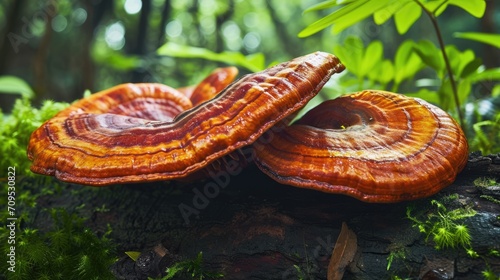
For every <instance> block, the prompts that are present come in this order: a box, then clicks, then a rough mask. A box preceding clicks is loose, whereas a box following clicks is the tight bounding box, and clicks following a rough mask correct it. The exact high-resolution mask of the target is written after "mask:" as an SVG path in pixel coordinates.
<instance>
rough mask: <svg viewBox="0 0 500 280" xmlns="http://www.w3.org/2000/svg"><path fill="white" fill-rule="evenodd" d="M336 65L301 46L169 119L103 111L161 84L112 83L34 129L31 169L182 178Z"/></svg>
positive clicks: (85, 179) (82, 176) (290, 104)
mask: <svg viewBox="0 0 500 280" xmlns="http://www.w3.org/2000/svg"><path fill="white" fill-rule="evenodd" d="M343 69H344V66H343V65H342V64H341V63H340V62H339V60H338V59H337V57H335V56H334V55H331V54H327V53H323V52H316V53H313V54H309V55H306V56H303V57H299V58H296V59H293V60H291V61H289V62H285V63H281V64H279V65H276V66H273V67H271V68H268V69H266V70H264V71H262V72H259V73H255V74H251V75H247V76H244V77H243V78H241V79H240V80H238V81H237V82H235V83H233V84H232V85H230V86H228V87H227V88H225V89H224V91H223V92H221V93H220V94H218V95H217V96H216V97H215V98H212V99H210V100H208V101H206V102H204V103H201V104H200V105H198V106H196V107H193V108H191V109H188V110H186V111H184V112H182V113H180V114H178V115H176V116H175V117H174V118H173V119H172V120H151V119H148V118H141V117H139V118H138V117H135V116H130V114H128V113H127V114H125V115H122V114H113V113H107V112H104V111H103V110H101V107H102V108H119V107H120V106H121V105H120V102H123V99H122V98H121V97H119V96H121V94H120V93H123V92H126V93H131V94H135V92H142V93H143V94H144V92H148V93H149V92H150V91H154V92H156V91H157V88H158V87H161V86H158V85H156V86H151V88H152V89H154V90H143V91H141V90H137V91H136V90H135V88H134V87H137V86H136V85H124V86H118V87H116V88H113V89H111V90H110V91H108V92H104V93H98V94H96V97H90V99H92V100H91V102H88V101H86V100H85V99H83V100H82V101H79V102H76V103H75V104H73V105H72V106H70V107H69V108H67V109H66V110H64V111H63V112H62V113H61V114H58V115H56V116H55V117H54V118H52V119H50V120H48V121H47V122H45V123H44V124H43V125H42V126H41V127H40V128H38V129H37V130H35V131H34V132H33V134H32V135H31V139H30V142H29V146H28V157H29V159H30V160H32V161H33V164H32V166H31V170H32V171H33V172H35V173H41V174H45V175H53V176H56V177H57V178H58V179H60V180H62V181H67V182H73V183H80V184H86V185H95V186H100V185H109V184H115V183H132V182H143V181H156V180H170V179H179V178H184V177H186V176H188V175H190V174H193V173H195V172H197V171H199V170H201V169H203V168H204V167H205V166H207V165H208V164H210V163H211V162H213V161H215V160H217V159H218V158H220V157H222V156H224V155H226V154H229V153H231V152H233V151H235V150H237V149H238V148H241V147H243V146H246V145H249V144H251V143H252V142H254V141H255V140H256V139H257V138H258V137H259V136H260V135H262V134H263V133H264V132H265V131H266V130H267V129H269V128H270V127H272V126H273V125H274V124H275V123H277V122H279V121H281V120H283V119H284V118H286V117H288V116H289V115H290V114H292V113H294V112H295V111H297V110H298V109H300V108H302V107H303V106H304V105H305V104H306V103H307V102H308V101H309V100H310V99H311V98H312V97H314V96H315V95H316V94H317V93H318V92H319V91H320V90H321V88H322V87H323V85H324V84H325V83H326V82H327V81H328V80H329V79H330V76H331V75H332V74H334V73H338V72H340V71H342V70H343ZM138 87H139V88H140V89H144V88H147V87H148V85H144V84H143V85H139V86H138ZM131 88H134V90H129V89H131ZM169 90H170V89H169ZM117 91H119V92H120V93H116V92H117ZM160 91H162V90H160ZM170 91H172V90H170ZM115 93H116V94H115ZM139 96H141V94H139ZM127 100H128V99H127ZM113 101H115V103H113ZM128 101H129V100H128ZM130 102H134V101H133V100H132V101H130ZM89 103H92V104H89ZM101 103H102V104H101ZM141 104H142V102H141ZM94 108H95V109H96V110H95V111H94ZM129 109H130V108H129ZM127 110H128V109H127ZM120 113H125V112H123V110H122V112H120ZM132 115H134V114H132Z"/></svg>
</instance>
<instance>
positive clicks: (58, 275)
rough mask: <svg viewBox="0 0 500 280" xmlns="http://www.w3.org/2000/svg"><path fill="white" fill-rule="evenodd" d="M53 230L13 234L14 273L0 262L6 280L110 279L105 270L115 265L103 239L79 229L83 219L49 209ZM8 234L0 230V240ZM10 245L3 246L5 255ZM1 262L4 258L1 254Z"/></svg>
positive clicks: (105, 236)
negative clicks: (14, 237) (14, 236)
mask: <svg viewBox="0 0 500 280" xmlns="http://www.w3.org/2000/svg"><path fill="white" fill-rule="evenodd" d="M50 211H51V217H52V221H53V227H52V228H51V229H50V230H49V231H47V232H45V233H43V232H40V231H39V230H37V229H30V228H26V229H22V230H18V231H17V233H16V239H15V240H16V243H15V244H14V246H15V255H16V263H15V269H14V270H15V272H12V271H8V270H7V269H8V266H9V264H8V263H7V261H6V260H4V261H2V264H1V266H2V271H4V272H5V273H6V274H8V275H6V276H8V278H9V279H114V277H113V275H112V274H111V272H110V270H109V267H110V265H111V264H113V263H114V262H115V261H116V258H115V257H114V254H113V246H112V245H111V242H110V240H109V239H108V237H107V235H108V234H109V231H108V232H107V233H106V234H104V236H102V237H100V238H99V237H97V236H96V235H95V234H94V233H93V232H92V231H91V230H90V229H88V228H85V227H84V226H83V223H84V219H83V218H80V217H78V216H77V215H76V214H69V213H68V212H66V210H64V209H51V210H50ZM8 235H9V231H8V230H7V229H6V228H5V227H3V228H1V229H0V236H1V239H2V240H7V236H8ZM10 246H11V245H10V244H7V242H5V243H4V245H3V249H4V252H5V251H9V247H10ZM2 255H3V258H5V256H6V255H5V254H2Z"/></svg>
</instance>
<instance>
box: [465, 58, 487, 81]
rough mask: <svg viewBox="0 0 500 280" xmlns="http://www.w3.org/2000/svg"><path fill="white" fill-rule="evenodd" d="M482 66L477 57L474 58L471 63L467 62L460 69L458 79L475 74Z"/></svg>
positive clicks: (481, 61)
mask: <svg viewBox="0 0 500 280" xmlns="http://www.w3.org/2000/svg"><path fill="white" fill-rule="evenodd" d="M482 65H483V60H482V59H481V58H479V57H476V58H474V59H473V60H472V61H469V62H468V63H466V64H465V66H464V67H463V68H462V72H461V73H460V78H466V77H467V76H469V75H471V74H473V73H475V72H476V71H477V69H479V67H481V66H482Z"/></svg>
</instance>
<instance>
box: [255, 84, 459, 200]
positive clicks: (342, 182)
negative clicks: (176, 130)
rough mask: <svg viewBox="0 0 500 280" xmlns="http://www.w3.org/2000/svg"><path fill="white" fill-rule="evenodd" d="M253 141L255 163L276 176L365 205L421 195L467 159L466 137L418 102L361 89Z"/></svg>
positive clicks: (449, 120)
mask: <svg viewBox="0 0 500 280" xmlns="http://www.w3.org/2000/svg"><path fill="white" fill-rule="evenodd" d="M268 134H270V135H267V136H266V139H270V140H263V141H256V142H255V143H254V145H253V146H254V148H255V152H256V163H257V165H258V167H259V168H260V169H261V170H262V171H264V172H265V173H266V174H268V175H269V176H270V177H272V178H273V179H274V180H276V181H278V182H280V183H283V184H287V185H293V186H297V187H302V188H310V189H315V190H319V191H323V192H329V193H338V194H345V195H349V196H352V197H355V198H357V199H360V200H363V201H367V202H380V203H387V202H398V201H404V200H413V199H417V198H421V197H427V196H430V195H432V194H435V193H437V192H438V191H439V190H441V189H442V188H444V187H446V186H448V185H449V184H451V183H452V182H453V181H454V180H455V177H456V175H457V173H458V172H460V171H461V170H462V169H463V167H464V166H465V164H466V162H467V157H468V147H467V141H466V138H465V136H464V134H463V132H462V130H461V129H460V127H459V126H458V125H457V123H456V122H455V121H454V120H453V119H452V118H451V117H450V116H449V115H448V114H447V113H445V112H444V111H443V110H441V109H439V108H438V107H436V106H434V105H431V104H429V103H427V102H425V101H423V100H420V99H415V98H409V97H405V96H403V95H400V94H395V93H389V92H383V91H371V90H367V91H362V92H359V93H356V94H351V95H345V96H342V97H339V98H337V99H334V100H329V101H325V102H324V103H322V104H320V105H319V106H318V107H316V108H313V109H312V110H311V111H309V112H308V113H307V114H306V115H304V116H303V117H302V118H301V119H300V120H299V121H297V122H296V123H294V124H293V125H291V126H289V127H286V128H283V129H280V130H277V131H270V132H268Z"/></svg>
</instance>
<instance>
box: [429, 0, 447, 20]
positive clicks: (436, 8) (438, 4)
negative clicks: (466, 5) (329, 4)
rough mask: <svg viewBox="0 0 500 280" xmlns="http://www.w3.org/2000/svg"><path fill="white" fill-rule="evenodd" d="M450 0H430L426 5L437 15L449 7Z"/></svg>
mask: <svg viewBox="0 0 500 280" xmlns="http://www.w3.org/2000/svg"><path fill="white" fill-rule="evenodd" d="M448 1H449V0H436V1H428V2H427V3H424V7H425V8H426V9H427V10H429V11H431V13H432V14H433V15H434V16H436V17H437V16H439V15H440V14H441V13H443V12H444V10H446V8H447V7H448Z"/></svg>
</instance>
